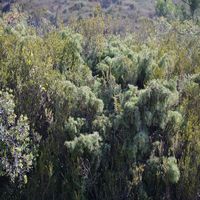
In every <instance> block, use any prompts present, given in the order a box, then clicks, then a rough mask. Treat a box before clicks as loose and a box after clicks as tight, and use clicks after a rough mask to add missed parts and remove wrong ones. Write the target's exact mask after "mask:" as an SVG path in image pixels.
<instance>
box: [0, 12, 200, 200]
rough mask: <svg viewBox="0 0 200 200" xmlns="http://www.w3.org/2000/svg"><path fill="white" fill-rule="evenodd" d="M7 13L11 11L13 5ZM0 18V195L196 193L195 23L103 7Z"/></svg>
mask: <svg viewBox="0 0 200 200" xmlns="http://www.w3.org/2000/svg"><path fill="white" fill-rule="evenodd" d="M13 16H14V17H13ZM13 16H12V18H11V17H10V14H8V15H6V16H5V18H4V19H3V20H2V21H1V24H0V199H2V200H4V199H5V200H8V199H14V200H22V199H30V200H36V199H41V200H47V199H49V200H51V199H52V200H53V199H56V200H67V199H70V200H84V199H85V200H95V199H96V200H103V199H105V200H122V199H123V200H125V199H127V200H138V199H139V200H161V199H167V200H170V199H171V200H172V199H173V200H174V199H177V200H194V199H198V198H199V193H200V134H199V130H200V114H199V109H200V104H199V101H200V95H199V94H200V87H199V84H200V74H199V73H200V57H199V56H200V48H199V47H200V35H199V25H198V24H196V23H195V22H193V21H192V20H189V21H183V22H180V21H176V20H174V21H168V20H166V19H165V18H160V19H157V20H154V21H152V20H145V19H143V20H141V22H140V23H141V24H142V28H141V29H140V30H138V31H137V32H135V33H132V34H127V35H126V36H125V37H120V36H116V35H112V34H109V31H108V30H109V28H108V27H107V26H106V23H105V21H104V20H103V17H102V15H99V14H97V15H94V16H93V17H92V18H90V19H86V20H81V21H80V22H78V23H75V24H73V25H71V26H69V27H66V28H58V29H51V30H48V31H47V32H45V33H43V34H41V32H40V33H38V31H37V30H35V29H34V28H33V27H30V26H28V23H26V22H27V19H26V17H24V16H23V15H18V14H13Z"/></svg>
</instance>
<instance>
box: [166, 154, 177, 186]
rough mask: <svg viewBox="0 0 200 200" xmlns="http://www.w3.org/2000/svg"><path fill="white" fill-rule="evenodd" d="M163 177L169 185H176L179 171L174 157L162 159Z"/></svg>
mask: <svg viewBox="0 0 200 200" xmlns="http://www.w3.org/2000/svg"><path fill="white" fill-rule="evenodd" d="M163 168H164V177H165V180H166V181H169V182H170V183H177V182H178V181H179V178H180V170H179V168H178V165H177V160H176V158H175V157H168V158H164V162H163Z"/></svg>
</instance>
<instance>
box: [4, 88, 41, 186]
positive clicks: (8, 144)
mask: <svg viewBox="0 0 200 200" xmlns="http://www.w3.org/2000/svg"><path fill="white" fill-rule="evenodd" d="M14 109H15V103H14V97H13V96H12V95H11V94H9V92H4V91H0V166H1V168H0V174H1V176H8V177H10V179H11V181H13V182H14V181H22V182H23V181H24V182H26V181H27V177H26V174H27V173H28V172H29V171H30V170H31V169H32V167H33V164H34V161H35V158H36V156H37V148H38V142H39V139H40V137H39V136H38V135H37V134H36V133H34V132H33V131H31V130H30V126H29V121H28V119H27V117H26V116H23V115H21V116H16V114H15V113H14Z"/></svg>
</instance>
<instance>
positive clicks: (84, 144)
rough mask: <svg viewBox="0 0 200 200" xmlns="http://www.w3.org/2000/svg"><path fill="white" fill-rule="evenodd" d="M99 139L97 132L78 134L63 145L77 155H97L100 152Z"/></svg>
mask: <svg viewBox="0 0 200 200" xmlns="http://www.w3.org/2000/svg"><path fill="white" fill-rule="evenodd" d="M101 141H102V139H101V137H100V136H99V134H98V133H97V132H95V133H92V134H87V135H84V134H80V136H79V137H75V138H74V140H72V141H67V142H65V146H66V147H67V149H68V150H69V151H70V152H72V153H73V154H74V155H77V156H78V155H83V154H84V153H88V154H89V155H90V154H92V155H99V154H100V152H101V145H102V144H101Z"/></svg>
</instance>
